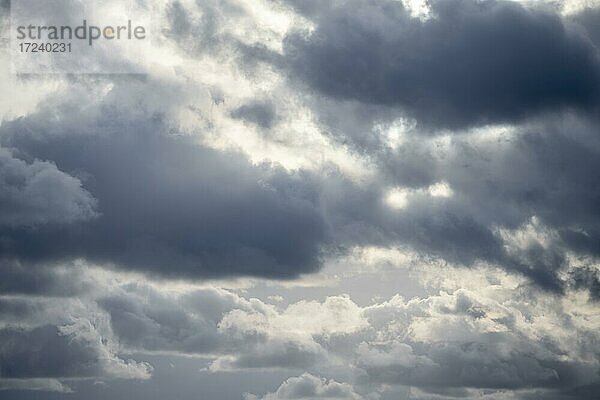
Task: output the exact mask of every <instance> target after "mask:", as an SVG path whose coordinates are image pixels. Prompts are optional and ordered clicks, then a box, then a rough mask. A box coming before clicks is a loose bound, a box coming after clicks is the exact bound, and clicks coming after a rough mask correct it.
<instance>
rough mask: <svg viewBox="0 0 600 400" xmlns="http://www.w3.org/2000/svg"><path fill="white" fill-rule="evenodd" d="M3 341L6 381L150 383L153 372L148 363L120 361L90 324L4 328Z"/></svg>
mask: <svg viewBox="0 0 600 400" xmlns="http://www.w3.org/2000/svg"><path fill="white" fill-rule="evenodd" d="M0 337H1V338H2V346H1V347H0V364H1V365H2V373H1V377H2V378H8V379H23V378H28V379H29V378H55V379H56V378H90V377H102V376H107V377H116V378H125V379H132V378H136V379H148V378H149V377H150V374H151V371H152V367H151V366H150V365H149V364H147V363H137V362H135V361H123V360H121V359H119V358H118V357H117V356H116V355H115V354H114V353H113V352H112V351H111V350H110V349H109V348H108V346H107V345H106V344H105V342H104V340H105V339H104V340H103V339H102V337H101V335H100V334H99V332H98V331H97V330H96V329H95V327H93V325H92V324H91V323H90V322H89V321H82V320H78V321H76V322H75V323H74V324H72V325H64V326H51V325H45V326H40V327H36V328H33V329H23V328H3V329H1V330H0ZM32 343H33V344H34V345H33V346H32Z"/></svg>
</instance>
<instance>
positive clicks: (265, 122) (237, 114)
mask: <svg viewBox="0 0 600 400" xmlns="http://www.w3.org/2000/svg"><path fill="white" fill-rule="evenodd" d="M231 116H232V117H233V118H238V119H243V120H245V121H248V122H252V123H254V124H256V125H258V126H260V127H261V128H266V129H268V128H271V127H272V126H273V125H274V124H275V122H276V119H277V114H276V112H275V107H274V106H273V104H272V103H270V102H260V101H251V102H249V103H247V104H243V105H241V106H239V107H238V108H236V109H235V110H233V111H232V112H231Z"/></svg>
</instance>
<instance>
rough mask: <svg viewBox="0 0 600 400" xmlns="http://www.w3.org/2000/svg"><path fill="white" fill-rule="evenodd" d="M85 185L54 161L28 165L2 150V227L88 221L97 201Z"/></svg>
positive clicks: (0, 185)
mask: <svg viewBox="0 0 600 400" xmlns="http://www.w3.org/2000/svg"><path fill="white" fill-rule="evenodd" d="M82 186H83V185H82V182H81V181H80V180H79V179H77V178H74V177H72V176H70V175H68V174H66V173H64V172H62V171H60V170H59V169H58V168H57V167H56V165H55V164H53V163H51V162H45V161H39V160H34V161H33V162H31V163H27V162H25V161H23V160H20V159H18V158H15V157H14V156H13V155H12V154H11V153H10V152H9V151H8V150H6V149H2V148H0V205H1V207H0V210H1V211H0V225H4V226H32V225H37V224H44V223H69V222H76V221H85V220H88V219H91V218H94V217H96V216H97V212H96V200H95V199H94V198H93V197H92V195H91V194H90V193H89V192H88V191H87V190H85V189H83V187H82Z"/></svg>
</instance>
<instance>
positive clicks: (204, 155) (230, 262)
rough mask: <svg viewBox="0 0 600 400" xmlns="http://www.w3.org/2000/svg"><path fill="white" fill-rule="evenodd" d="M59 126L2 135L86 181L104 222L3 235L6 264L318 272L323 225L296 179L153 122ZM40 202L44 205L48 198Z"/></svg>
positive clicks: (111, 115)
mask: <svg viewBox="0 0 600 400" xmlns="http://www.w3.org/2000/svg"><path fill="white" fill-rule="evenodd" d="M64 117H65V119H64V120H63V121H62V122H61V123H60V124H58V125H54V126H51V125H48V123H49V122H48V121H47V120H46V115H45V114H44V113H40V114H38V115H36V116H32V117H29V118H26V119H21V120H17V121H13V122H11V123H7V124H3V126H2V132H3V141H5V142H7V143H10V144H11V145H14V146H16V147H18V148H19V150H20V151H21V152H23V153H26V154H28V155H31V156H33V157H36V158H44V159H52V160H53V161H55V162H56V163H57V165H59V166H60V167H61V168H63V169H65V170H68V171H83V172H84V173H85V174H87V175H88V176H90V179H89V180H88V181H87V182H86V189H87V190H88V191H89V192H90V193H92V194H93V196H94V197H95V198H97V200H98V209H99V212H100V213H101V216H99V217H98V218H95V219H93V220H90V221H85V222H73V223H71V224H68V225H61V226H58V225H57V224H56V223H47V224H45V225H44V226H40V227H38V228H37V229H35V230H32V229H22V228H18V227H8V228H5V229H4V231H3V233H2V235H3V237H4V238H5V240H3V241H2V244H1V245H0V248H1V252H2V255H4V256H5V257H7V258H11V257H12V258H15V257H16V258H19V259H21V260H22V261H24V262H31V263H38V262H47V263H48V262H50V263H52V262H57V261H62V260H68V259H73V258H78V257H84V258H87V259H89V260H91V261H94V262H99V263H109V264H116V265H120V266H124V267H127V268H135V269H144V270H148V271H151V272H153V273H158V274H162V275H169V276H187V277H191V278H200V277H215V276H227V275H255V276H265V277H272V278H292V277H294V276H297V275H298V274H299V273H304V272H310V271H314V270H316V269H317V268H318V267H319V265H320V261H319V252H320V247H321V245H322V243H323V241H324V240H325V239H326V225H325V222H324V220H323V217H322V216H321V215H320V211H319V210H318V207H317V204H316V196H315V195H314V194H313V193H310V192H306V193H298V192H295V191H294V190H293V189H292V190H289V188H293V187H294V186H295V185H296V182H298V183H299V184H300V185H303V184H302V182H301V181H302V179H303V178H302V177H301V176H295V175H291V174H288V173H286V172H284V171H283V170H281V169H279V168H277V167H270V166H268V165H262V166H253V165H251V164H250V163H249V162H248V161H247V160H246V159H245V157H244V156H243V155H241V154H235V153H222V152H219V151H216V150H211V149H209V148H206V147H203V146H201V145H198V144H195V143H192V140H191V138H186V137H181V136H175V135H170V134H169V133H168V131H167V128H166V124H165V123H163V122H162V121H161V118H160V117H159V116H158V117H155V118H154V119H151V120H141V119H140V120H137V121H135V122H134V121H132V120H128V119H127V118H126V116H125V115H124V114H122V113H117V112H113V111H108V110H105V111H104V114H101V116H100V117H99V119H98V120H95V121H79V120H71V121H70V120H69V115H67V114H65V115H64ZM81 130H84V131H85V132H84V133H83V134H81V133H80V131H81ZM46 131H60V132H61V133H60V134H58V135H44V132H46ZM44 187H46V186H44ZM76 188H77V189H78V190H81V188H80V187H79V186H76ZM39 191H40V196H43V198H48V196H50V199H51V198H52V197H51V196H52V194H53V193H55V192H56V188H55V187H52V186H51V187H49V188H48V190H47V191H43V190H42V187H39ZM46 192H49V193H46ZM313 192H314V191H313ZM60 193H61V195H63V196H64V191H62V192H60ZM84 193H87V192H84ZM67 199H68V198H67ZM84 199H86V197H84ZM28 200H29V201H31V202H33V201H34V200H35V199H29V197H28ZM60 205H61V206H62V207H68V208H67V209H68V210H71V208H73V207H71V206H70V203H69V202H68V201H65V202H61V203H60ZM63 214H64V212H63ZM11 215H12V214H11Z"/></svg>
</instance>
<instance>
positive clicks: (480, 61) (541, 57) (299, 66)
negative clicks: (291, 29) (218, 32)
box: [285, 0, 600, 128]
mask: <svg viewBox="0 0 600 400" xmlns="http://www.w3.org/2000/svg"><path fill="white" fill-rule="evenodd" d="M327 4H329V6H328V7H323V8H324V9H320V10H319V12H318V13H316V14H315V15H314V16H313V19H314V22H315V23H316V25H317V27H316V30H315V31H314V32H312V33H311V34H310V35H308V36H306V35H305V34H300V33H298V34H291V35H289V36H288V38H287V39H286V42H285V52H286V55H287V57H288V60H289V63H290V68H291V69H292V71H293V72H292V73H293V74H295V75H297V76H298V77H300V78H301V79H302V80H303V81H305V82H306V83H307V84H308V85H309V86H311V87H312V88H314V89H315V90H317V91H319V92H322V93H324V94H327V95H330V96H333V97H337V98H342V99H343V98H346V99H356V100H359V101H361V102H364V103H375V104H382V105H391V104H395V105H398V106H400V107H401V108H403V109H404V110H405V111H406V112H407V113H409V114H410V115H412V116H414V117H416V118H417V119H418V120H419V121H420V122H422V123H423V124H424V125H428V126H436V127H451V128H456V127H461V126H469V125H477V124H486V123H494V122H513V121H518V120H522V119H524V118H526V117H529V116H531V115H536V114H539V113H543V112H545V111H552V110H561V109H577V110H582V111H586V112H593V113H595V112H596V111H595V110H596V109H597V104H598V95H599V89H600V75H599V71H600V69H599V66H600V64H599V63H598V57H597V51H596V49H595V47H594V46H592V45H591V43H590V42H589V40H588V39H587V38H585V37H584V36H583V35H582V34H581V33H580V31H581V30H577V29H575V28H573V27H572V26H570V25H569V24H566V23H565V22H564V21H562V20H561V18H560V17H558V16H557V15H552V14H550V13H548V12H546V11H539V10H538V9H525V8H524V7H522V6H520V5H518V4H516V3H511V2H503V1H486V2H475V1H470V0H465V1H458V2H452V3H448V2H444V1H433V2H431V7H432V13H433V14H434V17H433V18H431V19H427V20H426V21H421V20H419V19H418V18H413V17H411V16H410V14H409V13H408V11H407V10H406V9H405V8H404V7H403V5H402V3H401V2H397V1H376V2H369V3H364V2H358V1H352V2H344V3H339V4H337V3H327Z"/></svg>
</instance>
